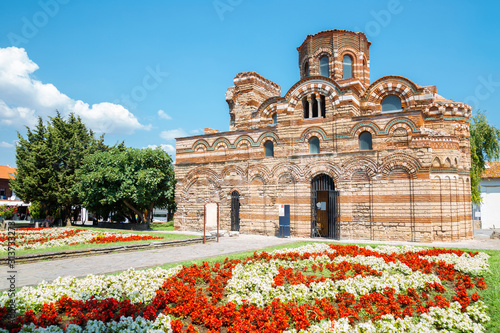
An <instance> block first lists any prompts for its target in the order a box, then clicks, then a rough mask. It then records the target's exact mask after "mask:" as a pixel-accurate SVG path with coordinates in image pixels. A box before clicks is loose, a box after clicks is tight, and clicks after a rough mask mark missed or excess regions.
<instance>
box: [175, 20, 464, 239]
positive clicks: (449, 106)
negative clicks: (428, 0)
mask: <svg viewBox="0 0 500 333" xmlns="http://www.w3.org/2000/svg"><path fill="white" fill-rule="evenodd" d="M297 51H298V53H299V54H298V60H299V61H298V65H299V70H300V80H299V81H298V82H297V83H295V84H294V85H293V86H292V87H291V88H290V89H289V90H288V91H286V92H284V93H283V94H282V91H281V87H280V86H279V85H278V84H276V83H274V82H272V81H270V80H268V79H266V78H265V77H263V76H261V75H259V74H258V73H256V72H246V73H239V74H237V75H236V77H235V78H234V81H233V82H234V86H232V87H229V89H228V90H227V92H226V101H227V103H228V105H229V115H230V124H229V131H228V132H218V131H217V130H212V129H209V128H206V129H205V133H204V135H198V136H192V137H185V138H178V139H177V143H176V154H177V155H176V163H175V174H176V178H177V181H178V182H177V185H176V200H177V212H176V215H175V227H176V229H178V230H203V224H204V214H205V204H206V203H216V204H217V205H218V217H219V222H220V226H221V229H225V230H236V231H240V232H241V233H248V234H264V235H277V233H278V220H279V207H280V205H282V204H286V205H290V230H291V235H292V236H313V237H328V238H333V239H366V240H405V241H452V240H462V239H470V238H471V237H472V216H471V203H470V177H469V168H470V145H469V117H470V116H471V108H470V106H468V105H466V104H464V103H460V102H455V101H451V100H448V99H446V98H444V97H442V96H440V95H439V94H438V92H437V89H436V86H420V85H418V84H416V83H414V82H412V81H410V80H409V79H407V78H405V77H402V76H397V75H390V76H384V77H382V78H379V79H377V80H375V81H373V82H372V81H371V80H370V66H371V64H370V42H369V41H368V40H367V38H366V36H365V34H364V33H361V32H351V31H345V30H329V31H322V32H319V33H317V34H315V35H309V36H307V37H306V39H305V40H304V42H303V43H302V45H300V46H299V47H298V48H297ZM408 66H411V64H408ZM415 70H418V69H415Z"/></svg>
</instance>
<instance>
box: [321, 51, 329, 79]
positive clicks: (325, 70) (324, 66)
mask: <svg viewBox="0 0 500 333" xmlns="http://www.w3.org/2000/svg"><path fill="white" fill-rule="evenodd" d="M328 62H329V59H328V57H327V56H326V55H325V56H322V57H321V58H320V59H319V72H320V75H321V76H326V77H329V76H330V65H329V64H328Z"/></svg>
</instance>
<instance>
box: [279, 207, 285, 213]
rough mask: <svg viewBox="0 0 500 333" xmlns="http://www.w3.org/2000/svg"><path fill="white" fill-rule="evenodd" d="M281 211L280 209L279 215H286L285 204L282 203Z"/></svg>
mask: <svg viewBox="0 0 500 333" xmlns="http://www.w3.org/2000/svg"><path fill="white" fill-rule="evenodd" d="M279 211H280V214H279V216H285V205H280V209H279Z"/></svg>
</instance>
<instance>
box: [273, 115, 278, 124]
mask: <svg viewBox="0 0 500 333" xmlns="http://www.w3.org/2000/svg"><path fill="white" fill-rule="evenodd" d="M277 123H278V115H277V114H276V113H275V114H273V125H276V124H277Z"/></svg>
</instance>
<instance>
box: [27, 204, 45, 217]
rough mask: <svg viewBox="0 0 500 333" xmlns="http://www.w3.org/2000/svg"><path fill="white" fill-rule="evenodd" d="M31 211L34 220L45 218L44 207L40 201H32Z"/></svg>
mask: <svg viewBox="0 0 500 333" xmlns="http://www.w3.org/2000/svg"><path fill="white" fill-rule="evenodd" d="M29 211H30V216H31V217H32V218H34V219H43V218H45V210H44V209H43V205H42V203H41V202H40V201H32V202H31V205H30V208H29Z"/></svg>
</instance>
